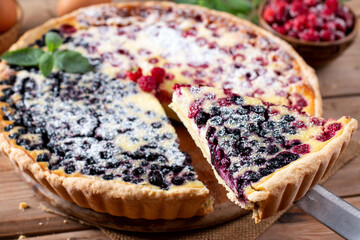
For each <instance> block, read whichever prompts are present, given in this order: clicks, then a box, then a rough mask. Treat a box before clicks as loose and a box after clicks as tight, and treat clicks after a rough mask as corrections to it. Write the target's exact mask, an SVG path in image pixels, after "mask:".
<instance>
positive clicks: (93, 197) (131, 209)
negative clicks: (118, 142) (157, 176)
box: [0, 2, 322, 219]
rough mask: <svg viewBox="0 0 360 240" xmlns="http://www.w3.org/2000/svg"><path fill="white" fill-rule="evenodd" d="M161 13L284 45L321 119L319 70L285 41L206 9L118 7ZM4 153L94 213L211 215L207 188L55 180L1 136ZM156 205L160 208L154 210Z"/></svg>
mask: <svg viewBox="0 0 360 240" xmlns="http://www.w3.org/2000/svg"><path fill="white" fill-rule="evenodd" d="M155 5H156V6H160V7H162V8H166V7H174V8H176V9H182V10H184V11H188V10H189V9H191V11H198V12H200V13H204V14H206V15H212V16H216V17H219V18H221V19H224V20H225V21H230V22H234V23H236V24H240V25H244V26H248V27H249V28H251V29H253V30H254V31H256V32H258V33H260V34H262V35H265V36H267V37H269V38H271V39H272V40H274V41H275V42H277V43H278V44H279V45H281V46H282V47H283V48H284V49H285V50H286V51H287V52H288V53H290V54H291V56H293V57H294V59H295V61H296V62H297V63H298V64H299V65H300V68H301V71H302V76H304V77H306V79H307V81H308V82H309V83H310V85H311V87H312V90H313V91H312V93H310V94H309V98H308V100H309V101H313V102H314V110H311V111H310V113H313V114H314V115H316V116H319V115H321V111H322V107H321V96H320V92H319V87H318V81H317V78H316V75H315V73H314V70H313V69H312V68H310V67H309V66H308V65H307V64H306V63H305V62H304V60H303V59H302V58H301V57H300V56H299V55H298V54H297V53H296V52H295V51H294V50H293V49H292V48H291V47H290V46H289V45H288V44H287V43H286V42H284V41H282V40H281V39H279V38H277V37H275V36H273V35H272V34H270V33H269V32H267V31H265V30H263V29H261V28H259V27H257V26H255V25H253V24H251V23H249V22H247V21H244V20H241V19H239V18H237V17H235V16H233V15H230V14H227V13H220V12H217V11H212V10H208V9H206V8H203V7H198V6H191V7H190V6H189V5H183V4H180V5H177V4H174V3H169V2H161V3H160V2H147V3H140V2H133V3H118V4H113V6H116V7H118V8H128V7H130V8H136V7H140V6H141V7H142V8H144V7H153V6H155ZM81 11H82V10H81V9H80V10H77V11H74V12H72V13H70V14H67V15H65V16H63V17H61V18H57V19H52V20H49V21H47V22H46V23H44V24H42V25H41V26H39V27H37V28H34V29H33V30H30V31H28V32H27V33H25V34H24V35H23V36H22V37H21V38H20V39H19V41H18V42H17V43H15V44H14V45H13V46H12V47H11V48H10V50H15V49H19V48H23V47H26V46H28V44H29V43H32V42H33V41H34V40H35V39H37V38H39V37H40V36H41V35H42V34H44V33H46V32H47V31H48V30H50V29H51V28H53V27H55V26H58V25H59V24H61V23H68V22H74V21H75V17H76V16H78V15H79V13H81ZM5 71H8V68H7V67H6V64H5V63H4V62H2V63H0V72H1V73H4V72H5ZM0 148H1V149H2V150H3V151H4V152H5V153H6V154H7V155H8V156H9V158H10V159H11V160H12V161H13V162H15V163H16V164H17V165H18V166H19V167H20V168H21V169H22V170H23V171H24V172H25V173H27V174H29V175H30V176H32V177H33V178H34V179H35V180H36V181H37V182H39V183H41V184H42V185H44V186H46V187H47V188H48V189H49V190H51V191H53V192H55V193H57V194H58V195H60V196H61V197H63V198H64V199H66V200H69V201H73V202H75V203H77V204H78V205H79V206H82V207H87V208H92V209H94V210H96V211H99V212H107V213H110V214H113V215H118V216H126V217H129V218H147V219H154V218H164V219H173V218H179V217H180V218H181V217H191V216H194V215H204V214H207V213H209V212H211V211H212V204H211V200H210V199H209V191H208V190H207V189H206V188H205V187H203V188H201V189H199V188H178V189H175V190H170V191H162V190H157V189H151V188H146V187H141V186H138V185H135V184H126V183H123V182H111V181H104V180H96V179H91V178H79V177H67V176H59V175H56V174H52V173H50V172H49V171H44V170H42V168H41V166H40V165H39V164H38V163H37V162H35V160H33V159H32V158H31V157H30V156H29V155H28V154H26V150H23V149H21V148H16V147H14V146H12V145H11V144H10V143H9V141H8V139H7V138H6V137H5V136H4V135H3V134H2V133H1V136H0ZM154 202H156V203H157V204H156V205H154Z"/></svg>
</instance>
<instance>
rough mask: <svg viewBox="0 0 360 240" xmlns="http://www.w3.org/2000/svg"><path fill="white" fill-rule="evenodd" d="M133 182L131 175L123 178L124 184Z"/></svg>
mask: <svg viewBox="0 0 360 240" xmlns="http://www.w3.org/2000/svg"><path fill="white" fill-rule="evenodd" d="M131 180H132V176H130V175H126V176H124V177H123V181H124V182H130V181H131Z"/></svg>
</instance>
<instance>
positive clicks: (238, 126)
mask: <svg viewBox="0 0 360 240" xmlns="http://www.w3.org/2000/svg"><path fill="white" fill-rule="evenodd" d="M176 89H177V90H176V92H175V93H174V98H173V105H172V107H173V109H174V110H175V111H176V112H177V113H178V114H180V115H182V117H180V118H181V119H184V118H187V119H188V121H190V122H191V124H192V126H193V128H192V129H193V130H194V132H193V133H192V134H196V136H197V135H199V136H200V138H201V140H200V142H201V145H203V146H207V147H205V148H207V150H206V151H208V154H209V156H208V157H209V159H211V164H212V165H213V167H214V168H215V170H216V172H217V173H218V175H219V176H220V177H221V179H223V181H224V182H225V183H226V185H227V186H228V187H229V188H230V189H231V191H232V192H233V193H234V194H235V195H236V197H237V200H238V201H239V202H240V203H241V204H242V205H244V206H246V205H247V204H248V199H247V198H246V196H247V192H248V191H251V190H252V188H254V187H255V186H256V184H258V183H260V182H263V181H266V179H267V178H269V177H270V176H271V175H272V174H273V173H274V172H275V171H278V170H280V169H281V168H284V167H286V166H287V165H289V164H291V163H292V162H294V161H296V160H299V159H301V158H303V157H305V156H306V155H308V154H310V153H313V152H316V151H319V150H320V149H322V148H323V147H324V146H325V145H326V144H327V143H328V142H329V141H330V140H331V139H332V138H334V137H335V136H337V135H339V134H341V133H342V131H343V128H344V126H345V125H346V124H347V123H348V122H349V121H350V118H348V117H343V118H341V119H339V120H338V121H336V120H334V119H329V120H327V121H326V120H324V119H321V118H316V117H311V116H308V115H306V114H305V113H303V112H300V111H298V110H297V109H294V108H289V107H284V106H278V105H273V104H270V103H267V102H264V101H261V100H259V99H255V98H250V97H241V96H239V95H237V94H234V93H229V92H226V93H223V92H222V91H219V90H215V89H213V88H208V87H177V88H176ZM175 105H176V106H175ZM196 131H197V133H196ZM193 137H194V135H193ZM205 155H206V154H205Z"/></svg>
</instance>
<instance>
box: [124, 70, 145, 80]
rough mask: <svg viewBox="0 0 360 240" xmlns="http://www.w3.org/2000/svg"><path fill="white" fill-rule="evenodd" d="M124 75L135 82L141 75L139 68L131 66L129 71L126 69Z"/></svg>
mask: <svg viewBox="0 0 360 240" xmlns="http://www.w3.org/2000/svg"><path fill="white" fill-rule="evenodd" d="M126 76H127V77H128V78H129V79H130V80H131V81H133V82H136V81H137V80H138V79H139V78H140V77H141V76H142V69H141V68H139V67H138V68H133V69H130V70H129V71H126Z"/></svg>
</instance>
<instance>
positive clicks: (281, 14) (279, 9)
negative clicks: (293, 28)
mask: <svg viewBox="0 0 360 240" xmlns="http://www.w3.org/2000/svg"><path fill="white" fill-rule="evenodd" d="M287 6H288V3H286V2H282V1H276V2H275V3H274V9H275V18H276V20H277V21H278V22H284V21H286V16H287Z"/></svg>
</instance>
